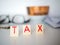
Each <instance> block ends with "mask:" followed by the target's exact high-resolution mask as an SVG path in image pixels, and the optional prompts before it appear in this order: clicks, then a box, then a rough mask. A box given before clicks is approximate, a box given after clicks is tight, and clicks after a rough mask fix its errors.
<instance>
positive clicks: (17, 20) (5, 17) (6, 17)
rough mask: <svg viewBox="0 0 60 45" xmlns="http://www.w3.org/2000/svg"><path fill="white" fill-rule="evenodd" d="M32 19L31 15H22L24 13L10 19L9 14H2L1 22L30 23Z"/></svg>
mask: <svg viewBox="0 0 60 45" xmlns="http://www.w3.org/2000/svg"><path fill="white" fill-rule="evenodd" d="M29 21H30V18H29V16H22V15H15V16H13V17H12V20H10V17H9V15H0V24H7V23H17V24H22V23H28V22H29Z"/></svg>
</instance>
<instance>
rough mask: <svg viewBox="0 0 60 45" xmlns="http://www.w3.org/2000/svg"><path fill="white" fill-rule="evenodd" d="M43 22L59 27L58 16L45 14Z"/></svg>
mask: <svg viewBox="0 0 60 45" xmlns="http://www.w3.org/2000/svg"><path fill="white" fill-rule="evenodd" d="M44 22H45V23H47V24H49V25H50V26H52V27H54V28H59V27H60V16H47V17H46V19H45V20H44Z"/></svg>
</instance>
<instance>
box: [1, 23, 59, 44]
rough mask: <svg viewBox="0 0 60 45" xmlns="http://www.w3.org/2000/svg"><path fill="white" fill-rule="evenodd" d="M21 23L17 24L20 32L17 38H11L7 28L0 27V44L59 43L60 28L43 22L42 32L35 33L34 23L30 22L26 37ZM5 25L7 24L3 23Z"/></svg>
mask: <svg viewBox="0 0 60 45" xmlns="http://www.w3.org/2000/svg"><path fill="white" fill-rule="evenodd" d="M43 24H44V23H43ZM23 25H24V24H21V25H19V27H20V29H19V32H20V34H19V37H18V38H11V37H10V35H9V33H10V30H9V29H0V45H60V28H58V29H55V28H52V27H50V26H49V25H46V24H44V34H43V35H36V33H35V30H36V29H35V25H34V23H33V25H32V23H31V35H30V36H28V37H26V36H24V35H23V32H22V31H23V28H22V26H23ZM0 26H3V25H0ZM5 26H8V25H7V24H5Z"/></svg>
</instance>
